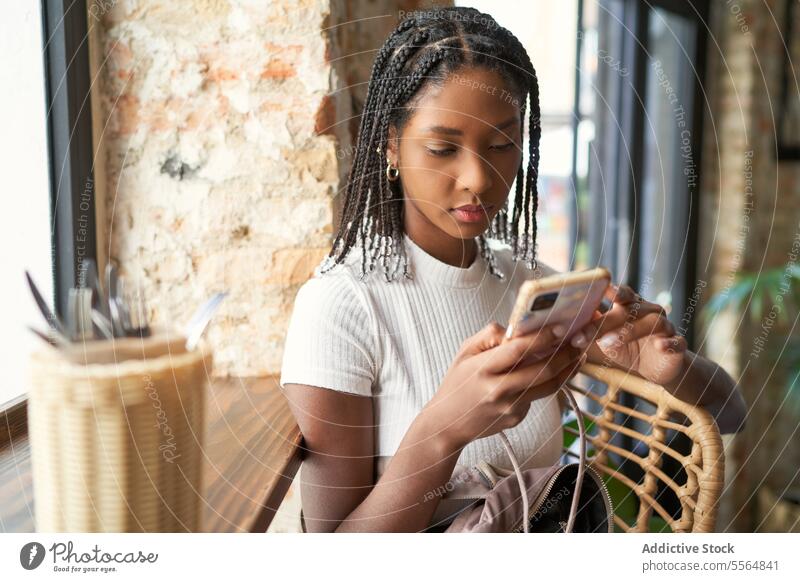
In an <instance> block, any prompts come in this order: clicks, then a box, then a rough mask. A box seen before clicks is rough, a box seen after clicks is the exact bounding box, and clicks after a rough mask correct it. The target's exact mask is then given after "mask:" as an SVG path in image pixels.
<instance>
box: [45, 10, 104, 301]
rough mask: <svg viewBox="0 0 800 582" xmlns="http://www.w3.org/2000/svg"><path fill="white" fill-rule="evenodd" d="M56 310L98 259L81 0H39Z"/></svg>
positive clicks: (85, 12) (85, 17) (86, 46)
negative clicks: (89, 261) (88, 264)
mask: <svg viewBox="0 0 800 582" xmlns="http://www.w3.org/2000/svg"><path fill="white" fill-rule="evenodd" d="M42 20H43V26H44V38H45V39H46V40H45V46H44V47H43V49H44V59H45V94H46V95H47V107H48V115H47V133H48V135H47V140H48V154H49V166H50V195H51V212H52V215H51V219H52V232H53V238H52V252H53V277H54V285H53V289H54V295H55V297H54V301H53V304H54V306H55V311H56V313H57V314H58V315H60V316H62V315H63V314H65V313H66V312H67V300H68V294H69V289H70V288H72V287H78V286H79V285H81V284H83V283H84V281H83V277H82V273H83V272H84V266H83V262H84V261H85V260H86V259H93V260H95V261H96V260H97V224H96V214H95V212H96V211H95V180H94V162H93V157H94V149H93V141H92V140H93V137H92V103H91V94H90V87H91V85H90V72H89V34H88V7H87V2H86V0H74V1H70V2H67V1H66V0H43V1H42Z"/></svg>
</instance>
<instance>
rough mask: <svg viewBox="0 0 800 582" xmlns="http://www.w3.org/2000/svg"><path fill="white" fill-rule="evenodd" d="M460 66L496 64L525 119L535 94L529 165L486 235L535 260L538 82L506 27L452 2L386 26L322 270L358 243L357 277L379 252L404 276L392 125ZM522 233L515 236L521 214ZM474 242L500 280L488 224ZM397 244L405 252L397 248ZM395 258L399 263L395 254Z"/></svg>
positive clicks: (390, 272)
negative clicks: (389, 172) (390, 151)
mask: <svg viewBox="0 0 800 582" xmlns="http://www.w3.org/2000/svg"><path fill="white" fill-rule="evenodd" d="M462 67H478V68H483V69H488V70H491V71H496V72H497V73H499V74H500V75H501V77H502V78H503V79H504V80H505V81H506V82H507V83H509V85H510V86H511V88H512V89H513V90H514V92H515V93H516V94H517V95H518V96H519V97H520V103H521V104H522V105H521V107H520V108H521V115H522V121H523V125H524V121H525V113H526V100H529V101H530V109H529V117H528V131H529V152H528V154H529V155H528V164H527V168H523V164H522V163H520V167H519V170H518V171H517V176H516V181H515V184H516V191H515V196H514V211H513V216H512V218H511V221H510V224H509V220H508V209H507V208H502V209H501V210H500V211H499V212H498V213H497V214H496V215H495V217H494V218H493V219H492V223H491V225H490V227H489V231H488V232H489V236H490V237H491V238H494V239H498V240H500V241H502V242H504V243H507V244H509V245H510V246H511V249H512V251H513V258H514V261H519V260H523V261H525V264H526V265H527V267H528V268H529V269H535V268H536V264H537V263H536V230H537V227H536V210H537V208H538V204H539V197H538V192H537V186H536V182H537V177H538V172H539V141H540V138H541V133H542V130H541V120H540V112H539V83H538V80H537V78H536V71H535V70H534V68H533V65H532V64H531V60H530V58H529V57H528V53H527V52H526V51H525V48H524V47H523V46H522V44H521V43H520V42H519V40H518V39H517V37H515V36H514V35H513V34H512V33H511V32H510V31H508V30H507V29H505V28H503V27H501V26H500V25H498V24H497V22H496V21H495V20H494V19H493V18H492V17H491V16H488V15H486V14H483V13H481V12H478V11H477V10H475V9H474V8H465V7H455V8H452V7H449V8H437V9H435V10H431V11H427V12H425V11H421V12H416V13H413V14H412V15H411V16H410V17H409V18H406V19H405V20H403V21H402V22H401V23H400V24H399V25H398V27H397V28H396V29H395V30H394V31H393V32H392V33H391V34H390V35H389V37H388V38H387V39H386V41H385V42H384V44H383V46H382V47H381V48H380V50H379V51H378V54H377V56H376V57H375V62H374V64H373V66H372V74H371V76H370V81H369V86H368V89H367V97H366V101H365V103H364V110H363V112H362V116H361V127H360V130H359V134H358V138H357V142H356V150H355V155H354V159H353V165H352V167H351V169H350V176H349V179H348V181H347V186H346V189H345V201H344V207H343V211H342V217H341V222H340V226H339V232H338V234H337V235H336V239H335V240H334V242H333V246H332V248H331V251H330V253H328V256H327V258H326V259H325V262H324V265H323V267H322V269H321V273H325V272H327V271H328V270H330V269H332V268H333V267H335V266H336V265H337V264H339V263H342V262H343V261H344V260H345V257H347V254H348V252H349V251H350V249H351V248H352V247H353V245H354V244H356V243H360V244H361V245H362V249H363V252H362V256H361V278H362V279H363V278H364V277H366V276H367V274H369V273H370V272H372V270H373V269H374V267H375V262H376V260H380V262H381V266H382V270H383V273H384V276H385V277H386V280H387V281H391V280H393V279H394V278H395V276H396V273H397V271H398V269H399V266H400V264H401V262H402V265H403V276H405V277H407V278H411V275H410V274H409V272H408V260H407V257H406V256H405V249H404V245H403V244H402V240H403V233H404V228H403V192H402V187H401V186H400V183H401V180H402V178H401V180H397V181H394V182H390V181H389V180H388V179H387V177H386V175H385V172H384V167H385V152H386V146H387V143H388V139H389V128H390V127H391V126H394V127H395V128H396V130H397V131H398V133H399V131H400V130H401V129H402V127H403V125H404V123H405V122H406V121H407V120H408V118H409V116H410V115H411V112H412V110H413V99H414V97H415V96H416V95H419V92H420V89H422V88H423V87H425V86H427V85H428V84H431V83H438V84H441V83H443V82H444V80H445V78H446V77H447V76H448V75H449V74H451V73H453V72H455V71H457V70H458V69H460V68H462ZM520 216H522V217H523V232H522V236H521V237H520V236H519V220H520ZM477 243H478V248H479V251H480V253H481V255H482V256H483V257H484V258H485V259H486V260H487V262H488V264H489V268H490V272H491V273H492V274H493V275H494V276H495V277H498V278H500V279H502V278H503V277H504V275H503V273H501V272H499V271H498V270H497V265H496V262H495V259H494V255H493V253H492V250H491V248H490V246H489V244H488V241H487V240H486V236H485V233H484V234H481V235H480V236H479V237H478V241H477ZM395 246H397V247H398V250H399V251H400V254H401V255H402V256H398V255H397V253H396V249H395ZM391 259H394V265H389V264H388V263H389V261H390V260H391Z"/></svg>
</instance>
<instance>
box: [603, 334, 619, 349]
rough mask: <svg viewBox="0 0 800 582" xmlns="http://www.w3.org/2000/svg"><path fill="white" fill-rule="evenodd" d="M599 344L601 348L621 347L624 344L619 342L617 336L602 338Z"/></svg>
mask: <svg viewBox="0 0 800 582" xmlns="http://www.w3.org/2000/svg"><path fill="white" fill-rule="evenodd" d="M597 343H598V344H599V345H600V347H601V348H613V347H615V346H617V345H620V344H621V343H622V342H620V341H619V338H618V337H617V336H616V335H614V334H609V335H604V336H603V337H601V338H600V339H599V340H598V342H597Z"/></svg>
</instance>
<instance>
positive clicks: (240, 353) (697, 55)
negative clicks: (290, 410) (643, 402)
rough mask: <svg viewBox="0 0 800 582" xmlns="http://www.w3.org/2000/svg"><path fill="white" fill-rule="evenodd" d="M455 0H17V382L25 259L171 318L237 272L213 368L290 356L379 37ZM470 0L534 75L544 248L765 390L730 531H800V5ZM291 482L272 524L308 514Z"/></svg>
mask: <svg viewBox="0 0 800 582" xmlns="http://www.w3.org/2000/svg"><path fill="white" fill-rule="evenodd" d="M446 4H447V3H432V2H422V1H420V2H417V1H415V0H398V1H391V0H354V1H350V2H344V1H342V0H296V1H267V2H265V1H262V0H238V1H234V0H202V1H201V0H197V1H195V2H192V3H188V2H170V1H166V0H129V1H122V0H120V1H113V0H105V1H100V0H87V1H77V2H69V3H67V2H55V1H50V0H45V1H44V2H42V3H41V4H40V3H39V2H36V1H34V0H26V1H25V2H13V3H10V4H8V6H6V7H5V10H4V13H5V14H4V18H3V19H2V21H0V61H2V66H1V67H0V71H2V73H0V74H2V76H3V91H2V93H0V104H2V108H0V111H2V113H1V115H2V116H3V117H2V122H3V128H4V131H3V132H2V135H1V136H0V163H2V170H3V175H4V176H5V179H6V194H5V196H4V200H5V201H6V204H10V209H9V212H8V214H7V216H8V217H10V218H11V220H7V221H6V225H5V226H6V227H5V228H3V229H0V237H2V247H3V249H4V251H3V267H4V271H5V272H6V274H7V275H8V277H7V283H6V285H4V286H3V291H2V293H3V295H4V296H3V299H4V301H5V303H6V304H7V305H15V306H16V305H17V304H19V308H18V309H17V308H15V309H13V310H10V311H13V313H10V314H9V316H8V317H9V318H10V326H11V328H12V329H14V330H15V332H14V336H13V337H14V341H11V342H9V344H10V345H9V346H8V347H7V349H5V350H4V358H5V359H6V360H7V361H5V362H4V370H5V376H4V381H3V383H2V386H0V403H1V402H6V403H7V402H12V401H15V400H18V399H20V398H24V396H25V393H26V390H27V389H26V381H27V380H26V378H27V370H26V357H27V353H28V351H29V350H30V349H31V343H30V342H33V341H34V340H33V339H31V338H32V337H33V336H31V334H28V333H25V332H24V331H22V330H23V329H24V326H25V325H27V324H29V323H31V322H35V321H36V315H37V314H36V313H34V310H33V306H32V305H31V306H29V305H28V303H29V302H28V301H27V300H26V301H22V302H20V300H19V298H20V297H21V296H22V295H23V294H24V295H27V290H26V289H25V288H24V279H23V277H22V270H23V269H24V268H28V269H30V270H31V271H32V273H33V274H34V277H35V278H36V279H37V282H38V283H39V284H40V286H41V287H42V288H43V289H45V290H46V292H47V293H48V294H49V295H50V296H51V297H52V301H53V305H54V307H55V308H56V309H57V310H60V309H63V301H64V293H63V290H64V289H67V288H69V286H71V285H72V284H74V282H75V280H76V279H77V278H79V277H80V273H81V265H82V261H83V260H84V259H85V258H87V257H92V258H94V257H96V258H97V260H98V263H99V264H100V265H101V268H102V265H104V264H105V262H107V261H108V260H113V261H114V262H116V263H117V264H118V265H119V266H120V267H121V269H122V271H123V272H124V273H125V274H126V275H127V276H129V277H132V278H135V279H136V280H138V281H141V283H142V284H143V285H144V287H145V289H146V291H147V296H148V298H149V299H150V304H151V305H150V310H151V314H150V316H151V319H152V320H154V321H156V322H158V321H164V320H165V319H166V318H167V315H166V314H169V317H170V318H176V319H180V320H185V319H187V318H188V316H189V314H190V313H189V312H190V309H191V307H192V306H194V305H197V304H198V303H199V302H200V301H201V300H202V299H204V298H206V297H207V296H209V295H210V294H211V293H213V292H215V291H219V290H222V289H227V290H229V292H230V296H229V298H228V299H227V301H226V303H225V305H224V307H223V309H222V311H221V315H220V316H219V317H218V319H216V320H215V323H214V325H213V326H212V328H211V329H210V330H209V339H210V341H211V342H212V344H213V345H214V347H215V349H216V350H217V354H216V362H215V365H216V367H215V370H214V373H215V374H216V375H220V376H238V377H252V376H269V375H274V374H277V373H278V371H279V369H280V362H281V357H282V341H283V337H284V334H285V330H286V325H287V323H288V317H289V315H290V314H291V308H292V304H293V299H294V295H295V293H296V291H297V288H298V287H299V286H300V285H301V284H302V283H303V282H305V281H306V280H307V279H308V278H309V277H310V276H311V272H312V270H313V268H314V267H315V266H316V265H317V263H318V262H319V261H320V260H321V258H322V257H323V256H325V255H326V254H327V253H328V251H329V249H330V242H331V240H332V235H333V233H334V230H335V228H336V225H337V224H338V213H339V210H340V207H341V197H340V195H339V194H340V192H341V188H342V186H343V183H344V179H345V177H346V174H347V171H348V169H349V161H350V159H351V154H352V148H353V137H354V135H355V132H356V130H357V127H358V123H359V117H358V116H359V113H360V110H361V105H362V103H363V100H364V95H365V92H366V84H367V82H368V79H369V73H370V69H371V65H372V60H373V58H374V55H375V51H376V50H377V49H378V47H379V46H380V45H381V43H382V42H383V40H384V39H385V37H386V36H387V34H388V33H389V32H390V31H391V30H392V28H393V27H394V26H395V25H396V24H397V22H398V20H399V19H401V18H402V16H403V14H405V13H408V12H410V11H412V10H419V9H429V8H432V7H435V6H441V5H446ZM457 4H459V5H460V4H462V2H457ZM463 4H464V5H469V6H473V7H475V8H478V9H480V10H482V11H484V12H488V13H490V14H491V15H492V16H494V17H495V18H496V19H497V20H498V22H499V23H500V24H501V25H503V26H505V27H507V28H509V29H510V30H511V31H512V32H514V33H515V34H516V35H517V36H518V37H519V38H520V40H521V41H522V42H523V43H524V44H525V46H526V48H527V50H528V52H529V54H530V56H531V59H532V61H533V64H534V67H535V68H536V69H537V72H538V77H539V83H540V88H541V107H542V125H543V132H542V144H541V165H540V176H539V191H540V193H541V194H540V205H539V214H538V218H539V225H540V226H539V229H540V239H539V246H538V256H539V258H540V259H541V260H542V261H544V262H546V263H547V264H549V265H551V266H553V267H555V268H556V269H559V270H568V269H582V268H586V267H589V266H593V265H596V264H602V265H605V266H608V267H609V268H610V269H611V270H612V272H613V273H614V276H615V278H616V280H617V281H620V282H625V283H628V284H630V285H632V286H633V287H634V288H636V289H638V290H639V291H640V292H641V293H642V294H643V295H644V296H645V297H646V298H647V299H649V300H652V301H656V302H659V303H661V304H663V305H665V306H667V307H668V309H669V310H670V318H671V319H672V321H673V323H675V324H676V326H677V327H678V328H679V330H680V331H681V333H683V334H684V335H686V337H687V339H688V340H689V343H690V349H692V350H694V351H696V352H698V353H701V354H703V355H704V356H706V357H709V358H711V359H713V360H715V361H717V362H719V363H720V364H721V365H722V366H723V367H724V368H725V369H726V370H727V371H728V372H729V373H730V374H731V375H732V376H733V377H734V378H735V379H737V380H738V381H739V383H740V385H741V387H742V390H743V391H744V395H745V399H746V401H747V403H748V407H749V410H750V412H749V416H748V419H747V426H746V428H745V430H744V432H742V433H741V434H738V435H736V436H735V437H732V436H727V437H725V445H726V473H727V481H726V485H725V490H724V493H723V498H722V505H721V513H720V519H719V521H718V530H719V531H791V530H794V531H797V530H798V529H800V478H798V471H800V448H798V447H797V446H796V443H797V442H798V435H797V431H798V426H799V425H800V383H799V382H798V377H800V330H798V326H797V323H798V318H800V310H798V305H799V304H800V302H799V301H798V296H799V293H798V289H799V288H800V285H799V284H798V281H800V265H798V256H800V92H798V72H800V66H798V62H800V60H798V59H800V6H798V3H797V2H792V1H791V0H733V1H732V0H710V1H693V0H691V1H690V0H686V1H684V0H653V1H648V2H645V1H640V0H561V1H559V2H548V1H545V0H529V1H526V2H512V1H508V0H493V1H491V2H489V1H488V0H478V1H474V2H465V3H463ZM26 299H27V297H26ZM16 330H20V331H19V332H17V331H16ZM29 336H30V337H29ZM17 338H19V341H17ZM298 497H299V496H298V495H297V493H296V491H294V490H292V491H290V494H289V496H288V497H287V499H286V502H285V503H284V507H282V509H281V511H280V512H279V514H278V517H277V518H276V520H275V521H274V522H273V524H272V526H271V529H272V530H273V531H289V530H293V529H296V527H297V508H298Z"/></svg>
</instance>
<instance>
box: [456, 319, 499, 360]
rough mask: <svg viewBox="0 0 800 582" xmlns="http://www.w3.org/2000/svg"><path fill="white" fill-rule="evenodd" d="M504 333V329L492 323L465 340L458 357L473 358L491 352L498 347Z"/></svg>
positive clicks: (494, 322)
mask: <svg viewBox="0 0 800 582" xmlns="http://www.w3.org/2000/svg"><path fill="white" fill-rule="evenodd" d="M505 333H506V328H504V327H503V326H502V325H500V324H499V323H497V322H496V321H493V322H491V323H489V324H488V325H486V326H485V327H484V328H483V329H481V330H480V331H479V332H478V333H476V334H475V335H473V336H470V337H469V338H467V340H466V341H465V342H464V343H463V345H462V346H461V350H460V351H459V355H460V356H462V357H463V356H474V355H477V354H480V353H482V352H485V351H487V350H491V349H492V348H494V347H497V346H499V345H500V343H501V342H502V341H503V336H504V335H505Z"/></svg>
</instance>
